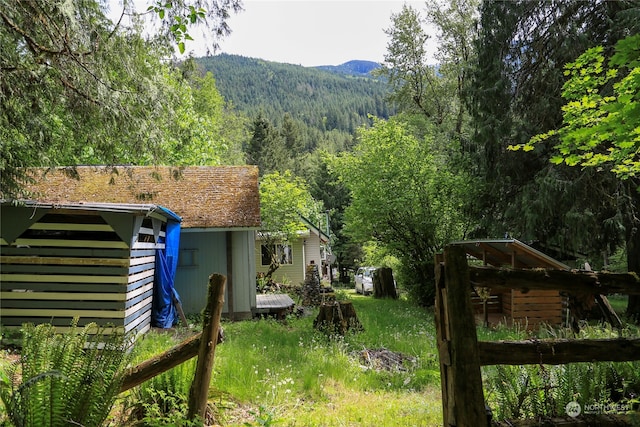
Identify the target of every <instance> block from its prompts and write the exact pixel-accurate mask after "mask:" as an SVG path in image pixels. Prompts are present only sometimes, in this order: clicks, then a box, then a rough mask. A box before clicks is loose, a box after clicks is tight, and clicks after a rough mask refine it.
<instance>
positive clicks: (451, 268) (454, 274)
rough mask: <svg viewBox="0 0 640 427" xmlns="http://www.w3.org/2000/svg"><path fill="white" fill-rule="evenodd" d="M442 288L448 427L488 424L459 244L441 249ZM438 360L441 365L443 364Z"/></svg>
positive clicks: (468, 284) (464, 261)
mask: <svg viewBox="0 0 640 427" xmlns="http://www.w3.org/2000/svg"><path fill="white" fill-rule="evenodd" d="M444 276H445V289H444V290H443V291H444V292H442V301H441V302H442V303H443V307H442V308H443V309H444V313H442V314H444V316H445V319H446V327H447V330H446V331H444V332H445V334H443V336H442V338H443V342H442V343H440V346H441V348H440V353H441V358H442V356H443V353H444V355H445V357H446V354H447V353H448V360H445V361H444V362H449V365H448V366H446V365H445V366H444V370H445V371H446V376H445V378H443V380H445V381H446V384H445V386H446V390H443V393H445V392H446V398H445V396H444V395H443V405H444V403H445V402H446V404H447V407H444V408H443V411H445V412H446V416H445V420H446V423H447V424H446V425H447V426H457V427H487V426H488V425H489V421H488V418H487V412H486V409H485V405H484V393H483V390H482V375H481V372H480V358H479V356H478V337H477V335H476V322H475V316H474V314H473V308H472V306H471V281H470V280H469V267H468V265H467V257H466V253H465V251H464V248H463V247H462V246H447V247H446V248H445V250H444ZM442 362H443V361H442V360H441V365H442Z"/></svg>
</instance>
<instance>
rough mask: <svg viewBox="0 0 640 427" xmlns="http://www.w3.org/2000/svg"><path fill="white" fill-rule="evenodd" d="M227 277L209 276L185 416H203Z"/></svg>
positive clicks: (219, 275) (191, 417)
mask: <svg viewBox="0 0 640 427" xmlns="http://www.w3.org/2000/svg"><path fill="white" fill-rule="evenodd" d="M226 281H227V278H226V277H225V276H223V275H221V274H212V275H211V276H209V287H208V297H207V305H206V307H205V309H204V324H203V328H202V337H201V339H200V346H199V349H198V363H197V365H196V371H195V374H194V378H193V382H192V383H191V388H190V389H189V409H188V411H187V418H188V419H190V420H194V419H195V418H196V417H200V418H201V419H204V418H205V413H206V410H207V401H208V398H209V384H210V382H211V375H212V370H213V360H214V357H215V351H216V344H217V342H218V336H219V330H220V318H221V317H222V308H223V306H224V287H225V283H226Z"/></svg>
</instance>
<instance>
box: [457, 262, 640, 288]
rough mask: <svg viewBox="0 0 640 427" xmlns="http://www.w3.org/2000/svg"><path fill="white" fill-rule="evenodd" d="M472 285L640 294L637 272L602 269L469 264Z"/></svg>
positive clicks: (639, 280) (639, 279) (639, 281)
mask: <svg viewBox="0 0 640 427" xmlns="http://www.w3.org/2000/svg"><path fill="white" fill-rule="evenodd" d="M469 276H470V278H471V283H472V284H473V286H484V287H487V288H491V289H492V290H501V289H518V290H520V291H521V292H523V293H527V292H529V291H531V290H558V291H561V292H568V293H576V294H580V293H588V294H594V295H608V294H618V293H621V294H628V295H640V278H639V277H638V275H636V274H635V273H602V272H598V273H596V272H581V271H564V270H543V269H529V270H522V269H520V270H514V269H506V268H493V267H469Z"/></svg>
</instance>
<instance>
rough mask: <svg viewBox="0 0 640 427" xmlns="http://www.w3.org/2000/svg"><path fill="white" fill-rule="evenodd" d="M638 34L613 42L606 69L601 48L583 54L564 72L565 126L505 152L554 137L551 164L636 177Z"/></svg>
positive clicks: (639, 84)
mask: <svg viewBox="0 0 640 427" xmlns="http://www.w3.org/2000/svg"><path fill="white" fill-rule="evenodd" d="M639 45H640V35H635V36H630V37H627V38H625V39H622V40H620V41H618V43H617V44H616V46H615V54H613V55H612V57H611V58H610V60H609V61H608V66H607V65H605V56H604V49H603V47H602V46H597V47H594V48H591V49H588V50H587V51H586V52H585V53H583V54H582V55H580V56H579V57H578V58H577V59H576V60H575V61H574V62H571V63H569V64H567V65H566V67H565V70H566V71H565V75H567V76H569V80H567V82H566V83H565V84H564V86H563V93H562V96H563V98H564V99H565V100H566V101H567V103H566V104H565V105H564V106H563V107H562V112H563V117H564V123H563V127H561V128H560V129H558V130H551V131H549V132H546V133H543V134H539V135H536V136H534V137H533V138H531V140H530V141H529V142H528V143H526V144H519V145H515V146H511V147H510V148H512V149H514V150H517V149H523V150H525V151H530V150H533V147H534V145H535V144H537V143H540V142H542V141H545V140H547V139H549V138H551V137H556V136H557V137H558V138H559V139H560V143H559V144H558V145H556V146H555V148H556V150H557V151H558V154H556V155H554V156H553V157H551V162H553V163H555V164H561V163H565V164H567V165H568V166H576V165H580V166H583V167H601V166H605V165H606V166H608V167H610V168H611V170H612V171H613V172H614V173H615V174H616V175H617V176H618V177H620V178H622V179H624V178H628V177H630V176H636V175H637V174H640V158H639V157H638V150H639V149H640V131H639V130H638V128H637V123H638V121H639V120H640V95H639V94H640V49H638V46H639Z"/></svg>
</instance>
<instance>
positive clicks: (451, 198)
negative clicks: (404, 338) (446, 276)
mask: <svg viewBox="0 0 640 427" xmlns="http://www.w3.org/2000/svg"><path fill="white" fill-rule="evenodd" d="M333 168H334V170H335V172H336V173H337V174H338V175H339V177H340V180H341V182H342V183H343V184H344V185H345V186H346V187H347V188H348V189H349V190H350V192H351V204H350V205H349V207H348V208H347V210H346V212H345V216H346V222H347V232H348V233H350V234H351V235H353V236H355V237H356V238H357V239H359V240H360V241H361V242H366V241H368V240H370V239H373V240H375V241H377V242H378V243H380V244H381V245H383V246H384V247H386V248H388V249H389V250H390V251H391V252H392V253H394V254H395V255H396V256H397V257H399V258H400V259H401V260H403V264H404V266H405V268H406V269H407V270H409V271H407V272H406V279H407V280H410V283H411V285H413V287H414V290H415V291H416V292H415V296H417V297H419V298H420V301H421V302H422V303H425V304H429V303H430V302H431V299H432V298H433V295H434V293H433V288H428V287H427V283H430V282H431V281H430V278H432V277H433V256H434V254H435V252H436V251H437V250H439V249H440V248H442V247H443V246H444V244H445V243H447V242H449V241H451V240H457V239H461V238H462V237H463V236H464V232H465V227H466V225H467V224H466V221H465V218H464V215H463V212H464V209H463V204H464V200H465V198H466V195H467V193H468V192H469V191H470V182H469V181H468V179H467V177H466V176H464V175H462V174H457V173H455V172H454V171H452V170H451V169H450V168H449V166H448V165H447V163H446V161H445V157H443V156H442V155H440V153H438V152H437V150H434V144H433V141H432V137H431V136H429V135H428V136H426V137H425V140H422V141H421V140H418V139H417V138H416V137H415V136H414V135H413V134H412V132H411V130H410V129H409V127H408V125H406V124H404V123H402V122H401V121H398V120H389V121H384V120H379V119H378V120H375V121H374V125H373V127H371V128H361V129H360V130H359V136H358V141H357V143H356V146H355V147H354V149H353V152H345V153H342V154H341V155H339V156H338V157H337V158H336V160H335V163H334V164H333Z"/></svg>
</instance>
